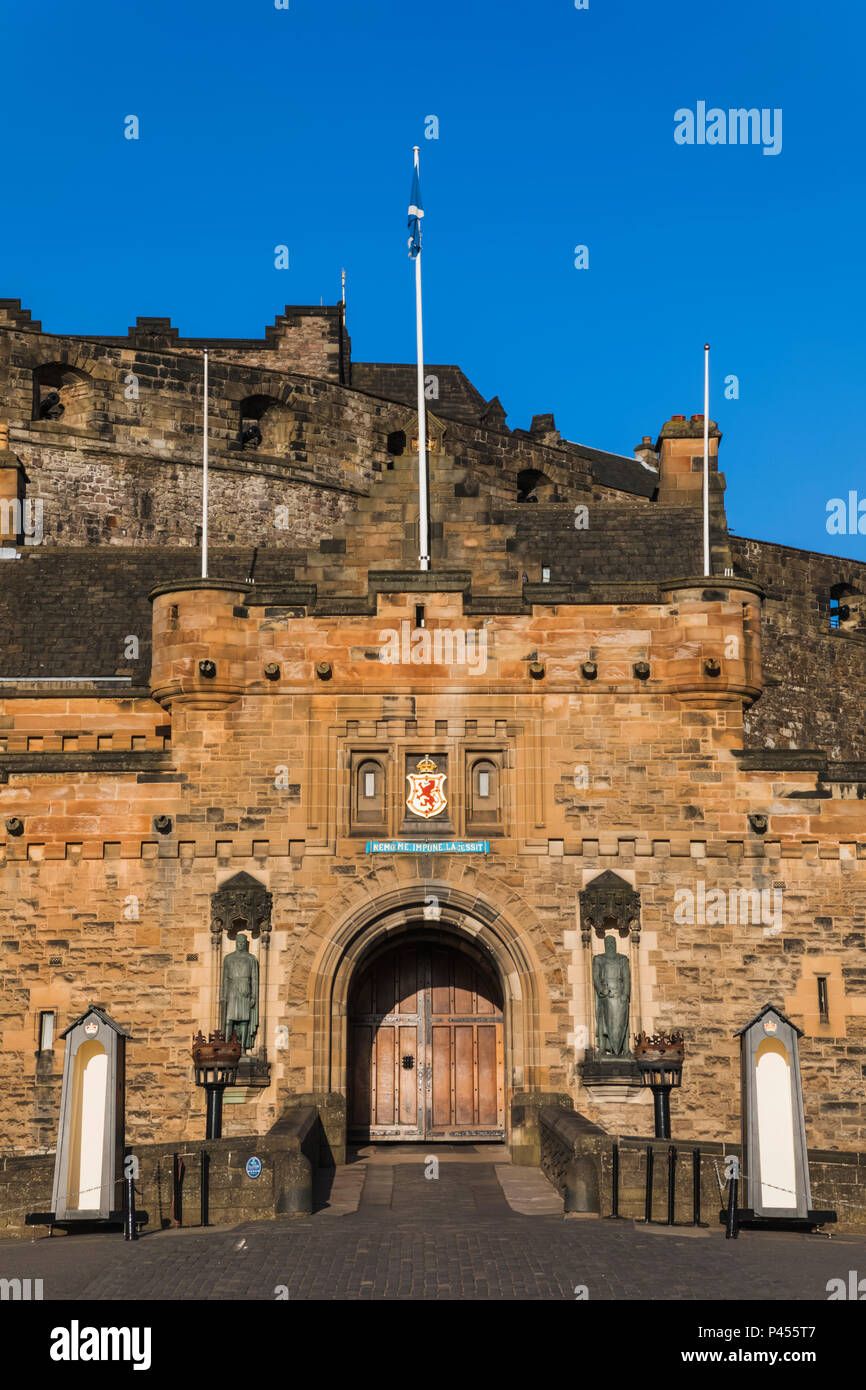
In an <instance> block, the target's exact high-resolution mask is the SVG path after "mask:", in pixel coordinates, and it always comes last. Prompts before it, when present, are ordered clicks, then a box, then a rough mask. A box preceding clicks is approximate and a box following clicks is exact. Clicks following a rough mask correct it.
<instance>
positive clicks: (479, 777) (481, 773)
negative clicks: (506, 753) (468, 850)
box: [466, 755, 502, 833]
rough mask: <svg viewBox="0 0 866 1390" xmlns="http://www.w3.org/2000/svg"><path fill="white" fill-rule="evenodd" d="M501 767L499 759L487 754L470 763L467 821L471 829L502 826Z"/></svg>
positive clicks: (488, 829)
mask: <svg viewBox="0 0 866 1390" xmlns="http://www.w3.org/2000/svg"><path fill="white" fill-rule="evenodd" d="M500 774H501V767H500V762H499V759H498V758H496V757H493V756H489V755H485V756H482V757H475V758H473V759H471V761H470V763H469V778H468V782H469V787H468V798H467V801H468V805H467V814H466V822H467V829H469V830H479V831H480V830H484V831H488V832H489V831H493V832H494V833H495V832H497V831H499V830H501V827H502V796H501V791H502V788H501V775H500Z"/></svg>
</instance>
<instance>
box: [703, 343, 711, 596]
mask: <svg viewBox="0 0 866 1390" xmlns="http://www.w3.org/2000/svg"><path fill="white" fill-rule="evenodd" d="M709 573H710V345H709V343H704V574H705V575H706V576H709Z"/></svg>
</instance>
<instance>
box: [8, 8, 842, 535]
mask: <svg viewBox="0 0 866 1390" xmlns="http://www.w3.org/2000/svg"><path fill="white" fill-rule="evenodd" d="M864 31H866V21H864V19H863V18H862V15H861V14H860V13H858V7H857V6H855V5H854V3H853V0H849V3H847V4H841V3H838V0H829V2H828V3H822V4H821V5H814V4H807V3H805V0H728V3H726V4H724V5H721V4H716V5H713V6H708V5H697V4H691V5H683V4H679V3H672V0H658V3H655V4H648V3H646V0H589V8H588V9H586V10H577V9H575V7H574V0H537V3H534V4H527V3H517V0H500V3H495V0H460V3H457V0H436V3H435V4H433V3H430V2H429V0H428V3H426V4H421V5H406V4H405V3H400V4H398V3H396V0H393V2H392V0H363V2H362V0H356V2H355V3H349V0H289V8H288V9H287V10H277V9H276V8H275V5H274V0H244V3H243V4H241V3H226V0H212V2H211V3H204V0H174V2H173V3H171V4H168V3H165V2H164V0H149V2H148V4H147V5H144V4H139V5H126V4H121V5H118V4H117V3H116V0H115V3H112V4H108V3H92V0H85V3H84V5H83V6H81V7H71V6H68V5H61V4H59V3H56V0H49V2H48V3H44V4H41V5H40V6H38V7H36V8H35V9H30V10H28V9H27V8H26V7H24V6H17V7H14V10H13V7H11V6H9V7H6V13H5V14H4V15H3V17H2V19H0V35H2V47H3V51H4V55H5V62H4V76H3V82H2V84H0V119H2V124H3V129H4V131H5V133H6V138H5V140H4V159H3V170H4V174H3V193H4V194H5V198H4V202H5V208H4V216H3V218H2V223H0V266H2V274H0V294H2V295H5V296H13V297H16V298H20V299H21V301H22V304H23V305H24V306H25V307H26V308H29V309H30V310H31V311H32V313H33V315H34V317H36V318H40V319H41V320H42V322H43V326H44V327H45V328H46V330H48V331H52V332H78V333H87V332H93V333H116V332H125V330H126V328H127V327H128V326H129V325H130V324H131V323H134V322H135V318H136V316H137V315H139V314H156V315H159V314H162V315H169V316H170V317H171V319H172V321H173V323H174V324H175V325H177V326H178V327H179V329H180V331H181V333H182V334H191V335H208V334H212V335H215V336H221V335H225V336H233V335H237V336H261V335H262V334H263V332H264V327H265V325H266V324H268V323H271V322H273V319H274V317H275V315H276V314H277V313H279V312H280V311H281V309H282V307H283V305H284V304H286V303H298V304H309V303H318V302H319V300H320V298H323V299H324V301H325V303H335V302H336V301H337V299H338V298H339V287H340V270H341V267H343V266H345V268H346V271H347V276H348V307H349V329H350V332H351V334H352V339H353V355H354V357H355V359H356V360H359V361H369V360H376V359H378V360H384V361H411V360H412V358H413V354H414V296H413V287H412V268H411V263H410V261H409V260H408V257H407V255H406V225H405V224H406V217H405V210H406V205H407V202H408V193H409V185H410V174H411V146H412V145H413V144H416V143H418V144H420V145H421V147H422V148H421V158H422V187H423V193H424V203H425V208H426V213H427V215H426V217H425V240H424V285H425V336H426V348H427V353H426V355H427V359H428V361H431V362H435V361H439V362H457V363H459V365H460V366H461V367H463V369H464V371H466V373H467V374H468V375H469V376H470V378H471V379H472V380H473V382H474V383H475V384H476V385H477V386H478V388H479V389H480V390H481V391H482V392H483V393H484V395H485V396H487V397H490V396H492V395H494V394H498V395H499V396H500V398H501V399H502V401H503V403H504V405H505V408H506V410H507V411H508V417H509V418H508V423H509V424H510V425H511V426H512V427H514V426H528V424H529V421H530V417H531V416H532V415H533V414H536V413H541V412H547V411H553V412H554V413H555V416H556V422H557V426H558V427H559V429H560V430H561V432H562V434H563V435H564V436H565V437H566V438H570V439H575V440H579V441H581V442H582V443H585V444H590V445H593V446H595V447H597V448H607V449H611V450H614V451H616V452H620V453H631V451H632V448H633V446H634V445H635V444H637V443H638V442H639V441H640V438H641V436H642V435H644V434H651V435H653V436H655V434H656V433H657V431H658V429H659V428H660V426H661V425H662V423H663V422H664V421H665V420H666V419H667V418H668V417H669V416H670V415H672V414H674V413H684V414H692V413H694V412H698V411H700V410H701V409H702V408H703V397H702V392H703V364H702V351H701V349H702V345H703V343H704V342H705V341H707V340H708V341H709V342H710V343H711V344H712V356H711V362H712V377H711V390H712V400H711V414H712V415H713V417H714V418H715V419H717V420H718V421H719V424H720V426H721V428H722V431H723V433H724V436H725V438H724V440H723V442H722V456H721V466H722V468H723V470H724V471H725V473H726V476H727V480H728V493H727V502H728V518H729V522H730V525H731V527H732V529H733V530H735V531H737V532H739V533H740V534H741V535H751V536H755V535H757V536H762V537H764V538H766V539H770V540H777V541H782V542H785V543H786V544H790V545H796V546H801V547H804V548H806V549H814V550H821V551H826V552H829V553H835V554H839V555H849V556H853V557H856V558H858V559H862V560H866V535H862V536H861V535H859V534H855V535H842V536H833V535H829V534H828V533H827V530H826V518H827V502H828V500H829V499H830V498H832V497H837V496H839V497H844V498H846V499H847V496H848V493H849V492H850V491H851V490H852V489H853V490H855V491H858V490H859V491H858V496H859V497H860V498H862V499H864V500H866V469H864V466H863V451H864V440H863V424H862V418H861V417H862V402H863V382H864V366H866V363H864V356H866V354H864V348H863V334H862V328H861V324H862V320H863V317H864V313H863V311H864V269H863V252H862V245H863V236H864V232H863V228H864V225H866V196H864V167H866V161H864V158H863V150H862V145H861V131H862V116H861V111H860V105H859V90H860V86H859V84H860V72H859V63H860V61H861V55H862V51H863V42H864V37H866V33H864ZM698 101H705V102H706V104H707V106H708V107H713V106H715V107H720V108H722V109H725V110H726V109H728V108H729V107H741V106H743V107H757V108H761V109H763V108H767V109H771V110H772V109H775V108H781V109H782V112H783V122H782V136H783V138H782V149H781V153H779V154H778V155H775V156H773V155H764V154H763V152H762V149H761V147H760V146H739V145H716V146H709V145H703V146H698V145H692V146H685V145H677V144H676V143H675V141H674V138H673V133H674V112H675V111H676V110H677V109H679V108H683V107H688V108H691V109H692V110H694V109H695V107H696V104H697V102H698ZM130 114H134V115H137V116H138V118H139V121H140V138H139V140H137V141H130V140H126V139H124V135H123V130H124V118H125V117H126V116H127V115H130ZM429 115H435V116H437V117H438V121H439V138H438V140H427V139H425V117H427V116H429ZM13 132H14V133H13ZM278 244H285V245H287V246H288V247H289V253H290V268H289V269H288V270H276V269H275V268H274V247H275V246H276V245H278ZM576 245H586V246H587V247H588V248H589V269H587V270H577V269H575V267H574V247H575V246H576ZM732 374H733V375H736V376H737V378H738V380H739V399H737V400H725V399H724V397H723V386H724V381H725V378H726V377H727V376H729V375H732ZM864 512H866V509H864ZM863 524H864V528H866V515H864V521H863Z"/></svg>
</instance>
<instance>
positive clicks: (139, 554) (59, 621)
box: [0, 545, 294, 695]
mask: <svg viewBox="0 0 866 1390" xmlns="http://www.w3.org/2000/svg"><path fill="white" fill-rule="evenodd" d="M251 560H252V551H251V550H250V548H249V547H246V546H245V547H243V548H232V549H222V548H216V549H214V548H211V553H210V572H211V574H214V575H218V576H219V577H220V578H221V579H222V578H226V579H234V578H237V579H238V580H240V581H243V580H245V579H246V577H247V575H248V574H249V570H250V563H251ZM200 573H201V558H200V552H199V551H198V550H196V549H193V548H192V547H185V548H171V547H160V546H152V547H147V548H144V547H141V548H139V547H135V548H133V547H131V546H111V545H101V546H92V547H76V548H75V549H72V548H69V549H62V548H60V547H59V546H50V547H49V546H39V547H33V548H32V549H31V548H28V547H27V546H24V547H22V551H21V558H20V559H19V560H0V632H2V636H3V640H2V643H0V677H4V678H6V679H14V678H15V677H17V676H21V677H28V676H29V677H31V678H33V677H38V678H39V679H41V680H47V679H49V678H56V679H61V678H63V677H77V678H78V679H79V680H80V679H82V678H83V677H92V676H103V677H105V676H113V675H117V674H118V673H120V672H123V673H125V674H127V675H131V676H132V681H131V686H132V687H133V688H134V687H139V686H144V685H146V684H147V679H148V675H149V673H150V652H151V624H152V612H151V606H150V601H149V599H148V594H149V592H150V590H151V589H154V588H156V586H157V584H163V583H169V582H170V581H172V580H180V579H190V578H196V577H198V576H199V575H200ZM255 574H256V579H257V580H259V579H261V580H263V581H271V582H279V581H281V580H282V581H285V580H291V579H293V578H294V565H293V557H292V556H291V555H287V554H286V552H285V551H284V550H281V551H278V550H271V551H266V550H260V551H259V554H258V559H257V561H256V570H255ZM128 636H135V637H137V638H138V641H139V659H138V660H137V661H130V660H127V659H126V658H125V657H124V648H125V646H126V638H127V637H128ZM11 688H12V687H5V689H6V690H7V691H8V690H9V689H11ZM128 688H129V685H127V684H121V682H119V681H118V682H116V683H113V684H111V685H110V686H108V687H106V689H107V691H110V692H111V693H118V694H121V695H122V694H123V693H124V692H125V690H127V689H128ZM3 689H4V687H0V693H2V692H3Z"/></svg>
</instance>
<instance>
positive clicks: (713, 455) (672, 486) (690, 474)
mask: <svg viewBox="0 0 866 1390" xmlns="http://www.w3.org/2000/svg"><path fill="white" fill-rule="evenodd" d="M721 437H722V432H721V430H720V429H719V427H718V425H717V424H716V422H715V420H711V421H710V430H709V444H710V449H709V462H710V508H711V509H712V506H713V494H714V493H715V494H718V493H720V492H723V491H724V487H725V483H724V477H723V476H722V475H721V474H720V473H719V440H720V439H721ZM656 450H657V453H658V465H659V493H658V500H659V502H660V503H661V504H662V505H664V504H667V505H668V506H670V505H675V506H680V507H683V506H685V507H690V506H694V507H700V506H701V505H702V499H703V472H704V417H703V415H693V416H692V418H691V419H690V420H687V419H686V417H685V415H672V416H671V418H670V420H668V422H667V424H666V425H663V426H662V430H661V434H660V435H659V437H658V442H657V444H656ZM636 452H637V451H636Z"/></svg>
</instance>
